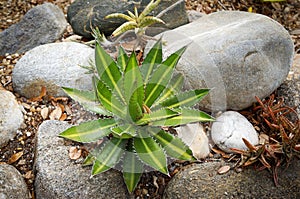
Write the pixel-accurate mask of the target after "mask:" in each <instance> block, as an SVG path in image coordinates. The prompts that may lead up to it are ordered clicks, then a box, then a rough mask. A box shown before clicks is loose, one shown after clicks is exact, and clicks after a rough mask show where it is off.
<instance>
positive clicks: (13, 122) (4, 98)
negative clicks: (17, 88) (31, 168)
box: [0, 89, 24, 147]
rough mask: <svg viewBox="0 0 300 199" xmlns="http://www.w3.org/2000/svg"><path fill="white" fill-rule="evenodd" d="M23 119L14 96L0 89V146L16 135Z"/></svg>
mask: <svg viewBox="0 0 300 199" xmlns="http://www.w3.org/2000/svg"><path fill="white" fill-rule="evenodd" d="M23 120H24V119H23V114H22V111H21V109H20V106H19V104H18V102H17V100H16V98H15V96H14V95H13V94H12V93H11V92H9V91H6V90H2V89H0V147H1V146H3V145H5V144H6V143H7V142H8V141H9V140H10V139H13V138H14V137H15V136H16V134H17V130H18V128H20V126H21V124H22V123H23Z"/></svg>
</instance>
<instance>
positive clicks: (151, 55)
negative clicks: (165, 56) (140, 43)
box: [141, 39, 162, 84]
mask: <svg viewBox="0 0 300 199" xmlns="http://www.w3.org/2000/svg"><path fill="white" fill-rule="evenodd" d="M161 62H162V43H161V39H159V40H158V41H157V42H156V43H155V44H154V46H153V47H152V48H151V50H150V51H149V52H148V53H147V55H146V57H145V60H144V61H143V64H142V66H141V73H142V75H143V77H144V83H145V84H146V83H148V81H149V78H150V77H151V74H152V72H153V71H154V70H156V67H157V66H158V64H160V63H161Z"/></svg>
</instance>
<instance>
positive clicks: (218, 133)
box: [211, 111, 259, 153]
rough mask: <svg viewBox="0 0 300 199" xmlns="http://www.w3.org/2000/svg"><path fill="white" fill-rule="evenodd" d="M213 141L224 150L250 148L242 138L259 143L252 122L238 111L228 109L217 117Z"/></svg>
mask: <svg viewBox="0 0 300 199" xmlns="http://www.w3.org/2000/svg"><path fill="white" fill-rule="evenodd" d="M211 138H212V140H213V142H214V143H215V144H216V145H217V146H218V147H219V148H220V149H222V150H223V151H225V152H229V153H230V152H232V151H231V150H230V148H237V149H241V150H246V149H248V148H247V147H246V145H245V144H244V142H243V140H242V138H245V139H246V140H248V141H249V142H250V143H251V144H252V145H257V144H258V141H259V139H258V134H257V132H256V130H255V129H254V127H253V126H252V124H251V123H250V122H249V121H248V120H247V118H245V117H244V116H243V115H241V114H240V113H238V112H235V111H227V112H224V113H222V114H221V115H220V116H219V117H217V118H216V121H215V122H213V124H212V127H211Z"/></svg>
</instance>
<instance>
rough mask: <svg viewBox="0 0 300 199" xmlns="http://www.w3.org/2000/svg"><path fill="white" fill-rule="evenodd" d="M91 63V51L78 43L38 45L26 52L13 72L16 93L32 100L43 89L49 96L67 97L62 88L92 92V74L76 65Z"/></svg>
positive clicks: (92, 50) (92, 54)
mask: <svg viewBox="0 0 300 199" xmlns="http://www.w3.org/2000/svg"><path fill="white" fill-rule="evenodd" d="M90 59H92V60H94V49H92V48H90V47H88V46H86V45H84V44H80V43H75V42H61V43H52V44H45V45H42V46H38V47H36V48H34V49H32V50H30V51H28V52H27V53H26V54H25V55H24V56H23V57H22V58H21V59H20V60H19V61H18V62H17V64H16V66H15V68H14V69H13V74H12V78H13V86H14V89H15V91H16V92H18V93H19V94H21V95H23V96H25V97H27V98H32V97H36V96H39V94H40V91H41V87H42V86H45V87H46V90H47V92H48V94H49V95H52V96H67V95H66V94H65V93H64V92H63V90H62V89H61V87H62V86H64V87H70V88H77V89H82V90H92V89H93V86H92V79H91V77H92V75H91V74H86V72H87V70H86V69H83V68H82V67H80V65H83V66H88V65H89V60H90Z"/></svg>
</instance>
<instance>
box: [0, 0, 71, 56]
mask: <svg viewBox="0 0 300 199" xmlns="http://www.w3.org/2000/svg"><path fill="white" fill-rule="evenodd" d="M66 27H67V21H66V19H65V16H64V13H63V12H62V10H60V9H59V8H58V7H57V6H55V5H54V4H51V3H45V4H43V5H39V6H36V7H34V8H32V9H30V10H29V11H28V12H27V13H26V14H25V16H24V17H23V18H22V19H21V21H20V22H19V23H17V24H14V25H12V26H10V27H9V28H8V29H6V30H4V31H3V32H1V33H0V55H4V54H5V53H11V54H12V53H23V52H26V51H28V50H30V49H32V48H34V47H36V46H39V45H42V44H46V43H51V42H54V41H55V40H57V39H59V37H61V35H62V33H63V32H64V30H65V28H66Z"/></svg>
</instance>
